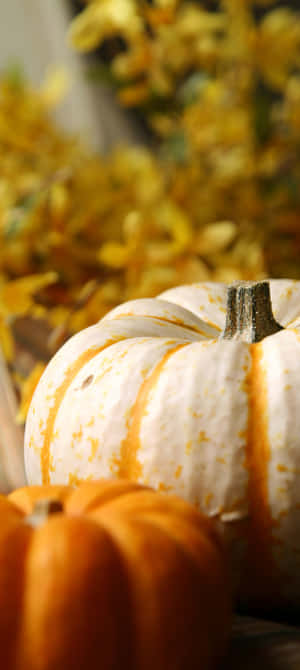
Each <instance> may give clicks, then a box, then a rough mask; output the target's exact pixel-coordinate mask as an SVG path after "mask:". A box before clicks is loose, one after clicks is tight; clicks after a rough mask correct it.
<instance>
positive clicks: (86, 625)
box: [17, 514, 133, 670]
mask: <svg viewBox="0 0 300 670" xmlns="http://www.w3.org/2000/svg"><path fill="white" fill-rule="evenodd" d="M75 548H76V549H75ZM25 573H26V588H25V592H24V605H23V612H22V614H23V621H24V626H23V629H22V630H21V634H20V638H19V649H18V651H19V655H18V662H19V665H17V667H20V668H22V670H23V669H24V670H48V669H49V668H59V669H62V668H64V669H66V670H68V669H70V670H71V669H73V668H74V667H76V668H80V669H81V668H83V667H91V668H93V667H98V665H99V667H100V665H101V667H104V668H109V667H110V659H111V658H114V660H115V662H116V667H121V664H122V661H123V658H124V657H128V656H130V654H129V653H128V648H129V644H131V645H132V646H133V638H132V635H131V636H130V635H128V631H129V627H130V626H129V624H130V622H129V619H130V611H131V610H130V606H129V602H128V597H129V595H128V594H129V589H128V586H126V584H127V582H126V574H125V573H124V571H123V570H122V564H121V562H120V560H119V552H118V551H117V550H116V548H115V543H114V542H113V541H112V539H111V537H110V535H109V533H107V531H106V529H105V528H104V527H102V525H101V524H98V523H96V522H95V521H93V520H92V519H88V518H85V517H70V516H69V517H66V516H64V515H60V514H58V515H55V516H54V517H52V518H50V519H49V520H48V521H47V522H46V523H45V524H43V525H42V526H41V527H40V528H37V529H35V531H34V532H33V534H32V540H31V546H30V550H29V552H28V554H27V561H26V569H25ZM108 575H109V579H108V578H107V576H108ZM115 603H118V608H116V609H115V610H114V605H115ZM109 612H113V616H110V617H107V616H106V613H109ZM29 643H30V644H29ZM117 659H118V660H117Z"/></svg>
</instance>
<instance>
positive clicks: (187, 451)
mask: <svg viewBox="0 0 300 670" xmlns="http://www.w3.org/2000/svg"><path fill="white" fill-rule="evenodd" d="M192 444H193V442H192V440H189V441H188V442H187V443H186V445H185V453H186V454H190V453H191V451H192Z"/></svg>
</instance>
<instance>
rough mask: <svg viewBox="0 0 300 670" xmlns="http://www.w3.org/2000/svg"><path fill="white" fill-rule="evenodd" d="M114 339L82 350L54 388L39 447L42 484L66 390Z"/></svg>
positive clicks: (44, 482)
mask: <svg viewBox="0 0 300 670" xmlns="http://www.w3.org/2000/svg"><path fill="white" fill-rule="evenodd" d="M115 342H116V340H109V342H106V344H104V345H103V346H101V347H97V348H95V347H93V348H91V349H87V351H84V352H83V353H82V354H81V355H80V356H79V358H77V360H76V361H74V363H72V365H70V367H69V368H68V369H67V370H66V373H65V377H64V380H63V382H62V383H61V385H60V386H59V387H58V388H57V389H56V391H55V393H54V403H53V405H52V407H50V409H49V414H48V417H47V421H46V426H45V430H44V431H43V434H44V442H43V445H42V449H41V473H42V482H43V484H50V474H49V473H50V446H51V440H52V437H53V432H54V424H55V420H56V417H57V414H58V411H59V408H60V405H61V403H62V401H63V399H64V397H65V395H66V392H67V390H68V389H69V387H70V385H71V383H72V381H73V379H75V377H76V375H77V374H78V373H79V372H80V370H81V369H82V368H83V366H84V365H86V363H88V362H89V361H91V360H92V358H94V357H95V356H97V354H99V353H100V352H101V351H103V350H104V349H106V348H107V347H109V346H110V345H112V344H114V343H115Z"/></svg>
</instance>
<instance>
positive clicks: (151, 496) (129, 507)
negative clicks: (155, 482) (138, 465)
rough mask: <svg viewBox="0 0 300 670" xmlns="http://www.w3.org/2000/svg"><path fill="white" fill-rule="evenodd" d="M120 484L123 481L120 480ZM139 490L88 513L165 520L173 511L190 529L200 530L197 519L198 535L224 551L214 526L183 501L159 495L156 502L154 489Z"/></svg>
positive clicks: (221, 540) (163, 494) (172, 496)
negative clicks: (199, 532) (111, 512)
mask: <svg viewBox="0 0 300 670" xmlns="http://www.w3.org/2000/svg"><path fill="white" fill-rule="evenodd" d="M121 481H122V480H121ZM140 488H141V486H140V485H138V488H137V490H133V491H130V492H129V493H128V494H125V495H124V496H122V498H121V497H119V498H118V499H111V500H110V501H108V502H107V503H105V505H104V506H103V507H102V506H101V507H100V508H98V509H96V508H94V509H92V510H91V513H92V514H97V515H98V514H99V518H100V517H101V516H102V514H103V515H105V514H106V513H110V510H113V512H114V514H120V516H123V515H124V514H126V515H127V514H128V515H129V516H130V518H137V519H138V518H140V517H141V516H142V517H143V518H148V516H149V515H150V516H152V515H153V514H154V513H155V515H157V517H159V518H160V517H161V518H163V519H164V518H166V517H167V518H168V516H169V514H170V512H172V513H173V512H175V511H176V518H178V519H180V520H182V521H183V522H184V523H187V524H190V525H191V526H192V528H194V529H196V530H198V529H199V523H200V521H199V519H201V532H202V533H205V535H206V536H207V538H209V541H210V542H213V543H214V544H215V545H216V547H218V550H219V551H224V543H223V539H222V538H221V536H220V534H219V533H218V531H217V530H216V527H215V524H214V523H213V522H212V521H211V519H209V518H208V517H207V516H205V515H204V514H202V513H201V512H199V511H198V510H196V508H195V507H194V506H191V505H190V504H189V503H188V502H186V501H185V500H183V499H181V498H178V497H177V496H174V495H170V494H168V495H167V494H165V493H161V494H160V496H159V500H157V493H156V491H154V490H153V489H151V488H150V487H149V488H146V487H145V488H144V489H143V490H139V489H140Z"/></svg>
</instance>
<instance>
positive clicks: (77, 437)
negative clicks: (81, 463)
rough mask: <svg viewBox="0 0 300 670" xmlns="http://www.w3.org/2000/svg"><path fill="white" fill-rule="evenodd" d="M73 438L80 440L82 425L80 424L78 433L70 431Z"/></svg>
mask: <svg viewBox="0 0 300 670" xmlns="http://www.w3.org/2000/svg"><path fill="white" fill-rule="evenodd" d="M72 438H73V440H81V438H82V426H80V428H79V431H78V433H75V432H74V433H72Z"/></svg>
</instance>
